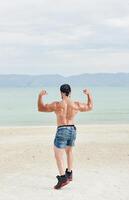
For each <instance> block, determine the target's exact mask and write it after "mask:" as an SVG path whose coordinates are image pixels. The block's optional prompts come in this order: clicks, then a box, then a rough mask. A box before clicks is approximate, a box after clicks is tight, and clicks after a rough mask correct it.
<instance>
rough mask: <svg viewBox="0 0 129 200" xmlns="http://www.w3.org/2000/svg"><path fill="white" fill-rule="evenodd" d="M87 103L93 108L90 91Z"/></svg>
mask: <svg viewBox="0 0 129 200" xmlns="http://www.w3.org/2000/svg"><path fill="white" fill-rule="evenodd" d="M87 105H88V107H89V108H91V109H92V108H93V97H92V95H91V94H90V93H89V94H87Z"/></svg>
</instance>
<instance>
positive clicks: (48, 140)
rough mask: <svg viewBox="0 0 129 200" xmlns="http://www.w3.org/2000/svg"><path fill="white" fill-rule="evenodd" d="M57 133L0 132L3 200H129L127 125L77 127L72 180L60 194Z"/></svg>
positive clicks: (45, 129)
mask: <svg viewBox="0 0 129 200" xmlns="http://www.w3.org/2000/svg"><path fill="white" fill-rule="evenodd" d="M55 132H56V127H47V126H46V127H0V200H47V199H52V200H66V199H67V200H69V199H73V200H129V125H127V124H126V125H85V126H77V139H76V146H75V147H74V150H73V151H74V171H73V172H74V180H73V182H71V183H70V184H69V185H67V186H66V187H64V188H62V189H61V190H58V191H57V190H54V189H53V186H54V185H55V184H56V183H57V180H56V178H55V177H56V175H57V174H58V171H57V167H56V162H55V159H54V153H53V140H54V135H55ZM65 159H66V157H65Z"/></svg>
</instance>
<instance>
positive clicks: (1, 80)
mask: <svg viewBox="0 0 129 200" xmlns="http://www.w3.org/2000/svg"><path fill="white" fill-rule="evenodd" d="M62 83H69V84H71V85H73V86H129V73H96V74H81V75H74V76H69V77H64V76H61V75H57V74H53V75H47V74H46V75H17V74H10V75H0V87H9V86H10V87H36V86H58V85H60V84H62Z"/></svg>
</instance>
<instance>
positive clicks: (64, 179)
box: [38, 84, 93, 189]
mask: <svg viewBox="0 0 129 200" xmlns="http://www.w3.org/2000/svg"><path fill="white" fill-rule="evenodd" d="M60 92H61V98H62V100H61V101H59V102H56V101H55V102H53V103H51V104H45V103H44V101H43V97H44V96H45V95H47V92H46V91H45V90H42V91H41V92H40V94H39V97H38V111H40V112H55V114H56V117H57V132H56V135H55V139H54V153H55V159H56V163H57V167H58V170H59V174H60V175H59V176H56V177H57V179H58V183H57V185H55V186H54V188H55V189H60V188H62V187H63V186H65V185H67V184H68V183H69V182H70V181H72V178H73V174H72V173H73V172H72V167H73V153H72V148H73V146H74V144H75V139H76V127H75V125H74V117H75V115H76V114H77V113H78V112H79V111H80V112H86V111H90V110H92V108H93V100H92V96H91V93H90V91H89V90H88V89H85V90H83V92H84V94H85V95H86V96H87V99H88V100H87V102H86V101H85V103H80V102H78V101H77V102H74V101H72V99H71V87H70V85H68V84H63V85H61V87H60ZM64 152H65V153H66V155H67V168H66V170H65V169H64V161H63V154H64Z"/></svg>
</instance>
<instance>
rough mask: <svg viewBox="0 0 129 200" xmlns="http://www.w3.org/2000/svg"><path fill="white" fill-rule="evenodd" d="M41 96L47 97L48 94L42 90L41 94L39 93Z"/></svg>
mask: <svg viewBox="0 0 129 200" xmlns="http://www.w3.org/2000/svg"><path fill="white" fill-rule="evenodd" d="M39 95H40V96H45V95H47V92H46V90H41V92H40V93H39Z"/></svg>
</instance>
